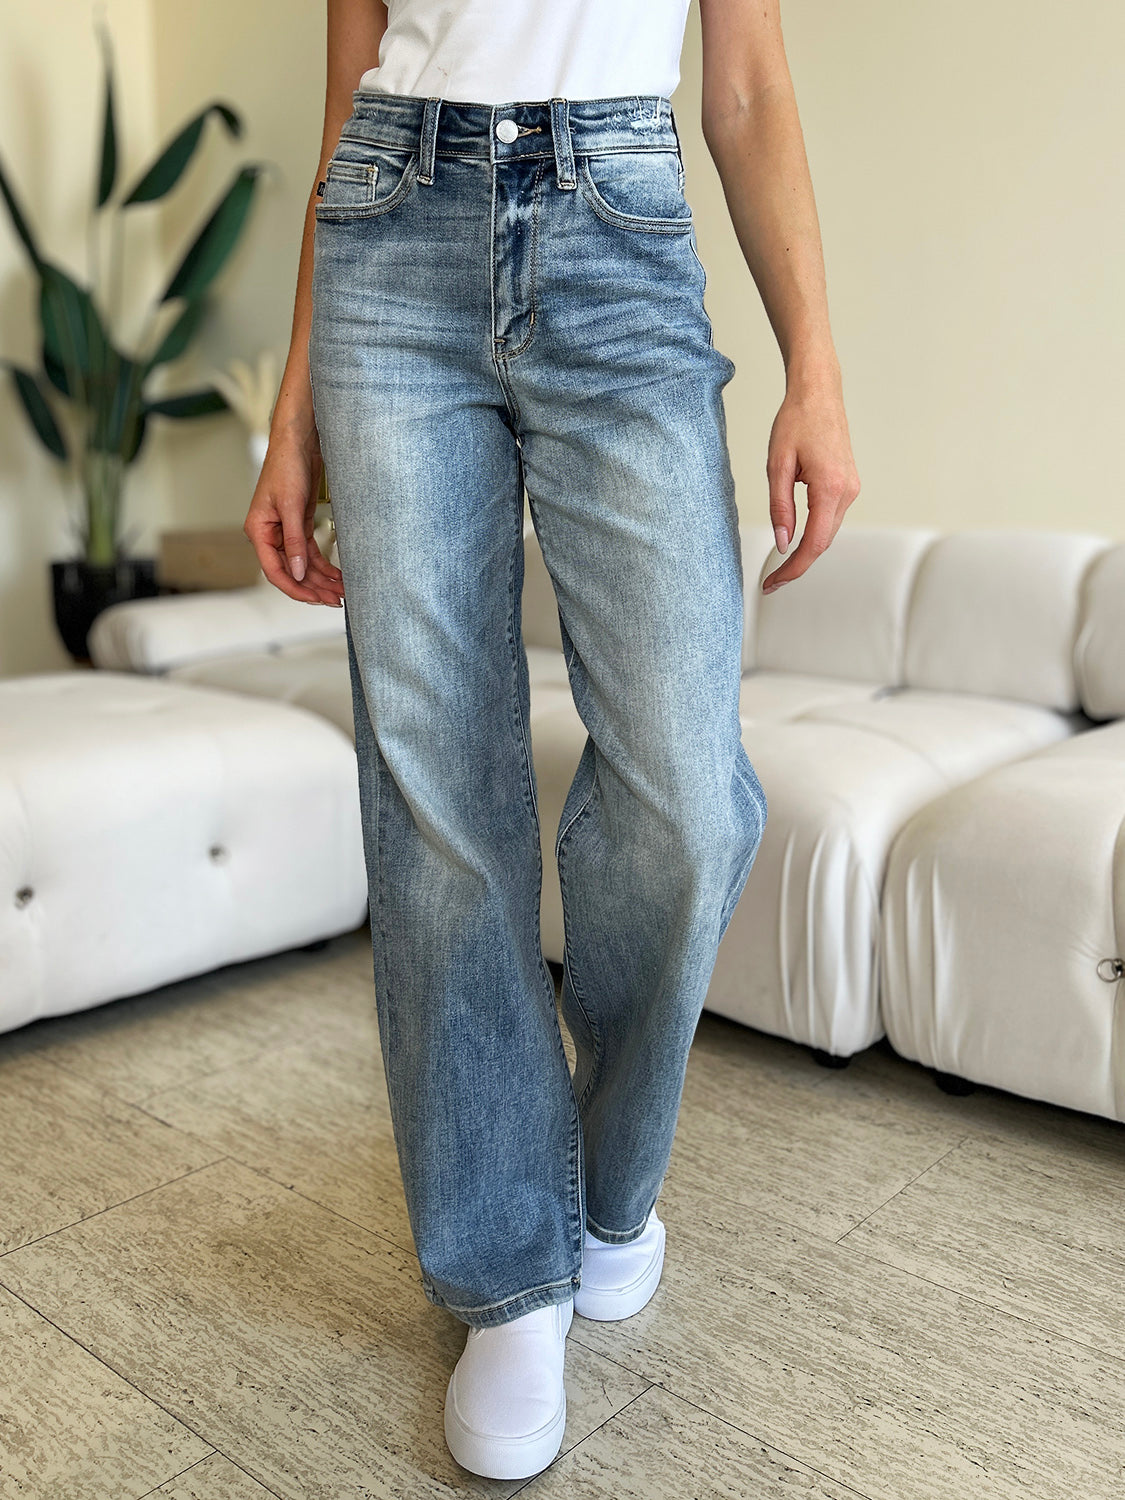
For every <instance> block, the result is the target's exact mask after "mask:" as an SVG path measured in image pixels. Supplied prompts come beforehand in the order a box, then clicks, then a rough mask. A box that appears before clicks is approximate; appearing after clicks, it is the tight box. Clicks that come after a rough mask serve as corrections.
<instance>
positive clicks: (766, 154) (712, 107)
mask: <svg viewBox="0 0 1125 1500" xmlns="http://www.w3.org/2000/svg"><path fill="white" fill-rule="evenodd" d="M699 9H700V20H701V22H702V30H703V114H702V125H703V136H704V139H705V141H706V143H707V149H708V151H709V152H710V154H711V158H712V160H713V161H714V163H715V166H716V168H717V170H718V173H719V178H720V180H721V182H722V185H723V193H724V195H725V197H726V202H727V207H728V209H729V211H730V216H731V223H732V224H733V225H734V231H735V234H736V236H737V237H738V243H739V245H740V247H741V249H742V253H743V255H744V256H745V258H746V264H747V266H748V268H749V270H750V274H751V275H752V276H753V278H754V281H755V284H756V285H757V287H758V291H759V293H760V295H761V298H762V303H763V306H764V307H765V310H766V315H767V317H768V318H769V320H770V324H771V326H772V328H773V330H774V334H775V335H776V337H777V341H778V346H779V347H780V350H781V356H782V360H783V362H784V365H785V387H786V394H785V400H784V401H783V402H782V405H781V409H780V410H779V411H778V414H777V417H776V418H775V420H774V424H773V429H772V431H771V433H770V443H769V454H768V456H767V460H766V475H767V478H768V480H769V497H770V519H771V521H772V522H773V526H774V531H775V534H777V535H778V549H779V551H782V552H784V551H785V549H786V547H787V546H788V545H789V542H790V541H791V540H792V538H793V535H794V533H795V530H796V520H797V512H796V504H795V501H794V485H795V484H796V483H797V482H798V481H800V482H802V483H804V484H805V485H806V486H807V495H808V508H809V515H808V521H807V523H806V525H805V530H804V534H803V535H802V537H801V541H800V544H799V545H798V547H797V548H796V549H795V550H794V551H793V552H791V553H790V554H789V556H788V557H787V558H786V560H785V562H784V563H782V565H781V566H780V567H779V568H776V569H775V570H774V572H772V573H771V574H769V575H768V577H767V578H765V579H764V580H763V590H764V591H765V592H767V593H768V592H770V591H771V590H772V589H773V588H774V587H777V585H778V584H780V583H785V582H788V581H789V580H790V579H792V578H797V577H799V576H800V574H802V573H803V572H804V571H805V570H806V568H808V567H809V565H810V564H811V563H812V562H813V561H814V560H815V558H816V557H818V556H819V555H820V553H821V552H823V551H824V549H825V548H826V547H827V546H828V544H829V543H830V542H831V540H832V538H833V537H834V536H835V535H836V532H837V531H838V530H839V527H840V524H841V522H842V521H843V518H844V512H845V511H846V510H847V508H848V506H849V505H850V504H851V503H852V501H853V500H854V499H855V497H856V495H857V494H858V493H859V476H858V474H857V472H856V467H855V461H854V459H853V457H852V450H851V439H850V437H849V435H848V423H847V417H846V415H845V412H844V398H843V389H842V381H841V375H840V366H839V362H838V360H837V357H836V351H835V348H834V346H833V342H832V334H831V331H830V328H829V322H828V297H827V291H826V286H825V274H824V257H823V250H822V246H821V242H820V227H819V224H818V221H817V214H816V204H815V201H814V198H813V189H812V181H811V179H810V176H809V167H808V160H807V158H806V155H805V145H804V138H803V135H802V132H801V124H800V120H799V118H798V114H797V103H796V99H795V97H794V93H793V82H792V79H791V78H790V76H789V65H788V62H787V61H786V57H785V48H784V43H783V41H782V36H781V16H780V0H699Z"/></svg>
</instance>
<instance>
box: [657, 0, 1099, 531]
mask: <svg viewBox="0 0 1125 1500" xmlns="http://www.w3.org/2000/svg"><path fill="white" fill-rule="evenodd" d="M782 21H783V26H784V32H785V39H786V49H787V54H788V56H789V62H790V68H791V71H792V74H793V80H794V84H795V87H796V92H797V100H798V105H799V108H800V112H801V119H802V124H803V127H804V133H805V141H806V146H807V149H808V155H809V164H810V168H811V171H812V175H813V185H814V188H815V190H816V196H817V205H818V210H819V216H820V221H821V231H822V235H823V238H824V247H825V263H826V267H827V278H828V296H829V306H830V311H831V315H832V325H833V331H834V333H835V338H836V347H837V350H838V352H839V355H840V361H841V365H842V368H843V374H844V394H845V400H846V404H847V409H848V417H849V423H850V426H851V431H852V442H853V447H854V450H855V455H856V462H857V464H858V467H859V473H860V480H861V484H862V489H861V492H860V495H859V498H858V499H857V500H856V501H855V503H854V505H853V506H852V508H851V510H850V511H849V517H850V518H854V519H855V520H856V521H862V522H863V523H865V524H885V523H889V524H921V525H932V526H937V527H942V528H955V527H956V528H960V527H989V526H1000V527H1005V526H1035V527H1050V528H1058V529H1067V530H1070V529H1073V530H1089V531H1095V532H1098V533H1101V534H1104V535H1108V536H1111V537H1114V538H1121V537H1125V485H1123V482H1122V477H1121V473H1120V465H1119V464H1117V463H1116V462H1115V460H1116V456H1117V452H1118V450H1119V448H1120V438H1121V432H1122V426H1123V413H1125V360H1123V358H1122V354H1123V347H1125V344H1123V339H1122V333H1123V324H1125V276H1123V272H1122V266H1123V265H1125V152H1123V148H1122V143H1123V142H1125V90H1123V89H1122V87H1121V61H1120V60H1121V56H1122V53H1123V51H1125V7H1122V6H1120V5H1119V4H1115V3H1113V0H1076V3H1075V4H1073V5H1067V6H1058V5H1055V4H1053V3H1050V0H988V3H987V4H981V3H980V0H944V3H942V4H941V5H937V4H922V3H920V0H851V3H850V4H848V5H842V4H840V3H839V0H782ZM688 29H689V43H688V46H687V49H686V52H685V57H684V69H683V77H682V80H681V84H680V87H679V89H678V90H677V91H676V95H675V98H674V101H673V102H674V104H675V105H676V108H677V118H678V119H679V120H680V123H681V126H682V130H683V135H684V137H685V155H687V154H688V153H690V161H689V164H688V171H689V175H690V178H691V185H690V186H689V196H691V197H692V199H693V203H694V205H695V207H696V211H697V215H698V219H699V231H698V237H699V241H700V249H701V256H702V259H703V260H704V263H705V264H706V265H707V266H708V270H709V273H710V274H709V282H708V294H707V300H708V305H709V308H710V310H711V314H712V318H713V321H714V324H715V341H716V343H717V344H719V346H720V347H721V348H722V349H723V350H724V352H725V353H727V354H728V355H729V356H730V357H731V358H732V359H733V360H734V361H735V363H736V365H737V366H738V373H737V374H736V376H735V378H734V380H733V381H732V382H731V384H730V386H729V387H728V391H727V410H728V414H729V416H730V418H731V424H730V425H731V433H730V443H731V453H732V459H733V463H734V467H735V472H736V477H737V481H738V493H739V509H740V513H741V515H742V516H743V518H744V519H746V518H753V519H754V520H761V521H766V520H768V490H767V487H766V480H765V473H764V466H765V458H766V443H767V440H768V437H769V429H770V425H771V423H772V421H773V418H774V416H775V415H776V412H777V407H778V405H779V404H780V402H781V399H782V397H783V395H784V378H783V372H782V366H781V358H780V355H779V353H778V351H777V345H776V341H775V340H774V337H773V333H772V330H771V329H770V327H769V324H768V322H767V321H766V319H765V315H764V313H763V311H762V307H761V301H760V299H759V298H758V296H757V293H756V289H755V287H754V284H753V282H752V280H751V278H750V276H749V273H748V272H747V271H746V268H745V262H744V261H743V260H742V257H741V253H740V251H739V248H738V244H737V242H736V240H735V238H734V231H733V229H732V228H731V226H730V220H729V218H728V217H727V215H726V212H725V207H724V205H723V201H722V194H721V189H720V188H719V185H718V179H717V176H716V174H715V171H714V168H713V166H712V164H711V162H710V159H709V157H707V154H706V148H705V147H704V145H703V143H702V140H701V137H700V134H699V125H698V113H699V111H698V100H699V86H700V85H699V61H698V59H699V48H698V17H697V13H696V7H695V6H694V5H693V7H692V11H691V16H690V18H689V28H688ZM804 494H805V491H804V487H803V486H798V488H797V495H798V518H799V524H803V515H804V505H803V497H804Z"/></svg>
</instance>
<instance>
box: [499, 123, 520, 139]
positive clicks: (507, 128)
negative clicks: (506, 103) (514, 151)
mask: <svg viewBox="0 0 1125 1500" xmlns="http://www.w3.org/2000/svg"><path fill="white" fill-rule="evenodd" d="M519 133H520V128H519V126H518V125H517V124H516V122H515V120H500V121H498V122H497V125H496V138H497V140H501V141H509V142H510V141H514V140H515V138H516V136H517V135H519Z"/></svg>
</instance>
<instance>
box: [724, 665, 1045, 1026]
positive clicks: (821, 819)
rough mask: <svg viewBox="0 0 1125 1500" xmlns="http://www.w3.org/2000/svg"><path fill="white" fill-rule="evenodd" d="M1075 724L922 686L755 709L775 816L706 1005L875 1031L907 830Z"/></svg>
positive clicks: (785, 1022)
mask: <svg viewBox="0 0 1125 1500" xmlns="http://www.w3.org/2000/svg"><path fill="white" fill-rule="evenodd" d="M1071 732H1072V724H1071V722H1070V721H1069V720H1068V719H1067V718H1066V717H1065V716H1063V715H1061V714H1056V713H1053V712H1052V711H1051V710H1048V709H1042V708H1038V707H1036V706H1034V705H1030V704H1020V703H1013V702H1009V701H1005V700H988V699H982V698H977V697H972V696H970V695H963V696H955V695H947V694H941V693H924V692H920V691H903V692H897V693H891V694H889V695H886V696H883V697H880V698H878V699H876V700H874V701H866V702H865V701H862V700H855V701H852V702H842V701H841V702H837V703H834V704H823V705H821V706H819V707H815V708H811V709H809V710H808V711H807V712H806V713H804V714H801V715H800V716H798V717H796V718H793V719H790V720H788V721H786V722H782V721H775V722H770V721H769V720H765V719H763V720H759V721H756V722H754V723H752V724H751V725H750V726H749V728H748V730H747V731H746V733H745V734H744V736H743V738H744V742H745V745H746V750H747V753H748V754H749V756H750V759H751V761H752V762H753V763H754V768H755V770H756V771H757V773H758V776H759V778H760V779H761V782H762V785H763V786H764V787H765V789H766V795H767V796H768V798H769V817H768V818H767V820H766V828H765V833H764V835H763V839H762V845H761V848H760V849H759V851H758V855H757V858H756V860H755V864H754V868H753V870H751V872H750V878H749V880H748V882H747V885H746V889H745V891H744V892H743V894H742V897H741V899H740V900H739V902H738V905H737V906H736V907H735V910H734V915H733V916H732V918H731V921H730V926H729V927H728V929H727V931H726V933H725V935H724V937H723V940H722V942H721V944H720V945H719V951H718V955H717V959H716V964H715V969H714V973H713V975H712V979H711V983H710V986H709V989H708V994H707V1000H706V1002H705V1003H706V1007H707V1009H708V1010H712V1011H716V1012H718V1013H719V1014H720V1015H724V1016H729V1017H730V1018H731V1019H732V1020H736V1021H742V1022H744V1023H745V1024H747V1025H750V1026H755V1027H757V1028H758V1029H759V1030H762V1031H768V1032H772V1033H774V1034H776V1035H778V1036H786V1037H789V1038H790V1039H791V1040H794V1041H799V1042H804V1043H807V1044H809V1045H812V1046H815V1047H820V1048H823V1049H824V1050H825V1051H827V1052H833V1053H835V1054H837V1055H839V1056H850V1055H851V1054H852V1053H853V1052H856V1051H859V1050H861V1049H862V1048H864V1047H867V1046H869V1045H870V1044H871V1043H872V1042H874V1041H876V1040H878V1038H879V1037H880V1036H881V1035H882V1021H881V1018H880V1013H879V991H878V954H879V933H880V897H881V892H882V886H883V875H884V869H885V865H886V860H887V854H888V851H889V850H890V848H891V846H892V844H893V843H894V840H895V838H896V837H897V835H898V833H899V830H900V829H901V828H902V826H903V825H904V824H905V823H906V822H907V821H908V820H909V819H910V818H912V817H913V816H914V815H915V814H916V813H917V812H918V811H919V809H921V808H923V807H925V806H926V805H927V804H929V803H930V802H932V801H933V800H934V799H935V798H939V797H941V796H942V795H943V794H944V793H946V792H947V791H949V789H950V788H952V787H955V786H957V785H959V784H960V783H963V782H965V781H967V780H972V779H973V778H975V777H977V776H979V775H981V774H983V773H984V772H986V771H988V770H990V769H991V768H992V767H994V766H996V765H1000V764H1004V763H1006V762H1007V761H1009V760H1011V759H1013V758H1017V757H1021V756H1025V755H1028V754H1031V753H1033V752H1034V751H1036V750H1037V748H1038V747H1040V746H1044V745H1050V744H1053V743H1055V742H1057V741H1058V740H1060V739H1062V738H1064V737H1066V736H1068V735H1070V734H1071Z"/></svg>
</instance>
